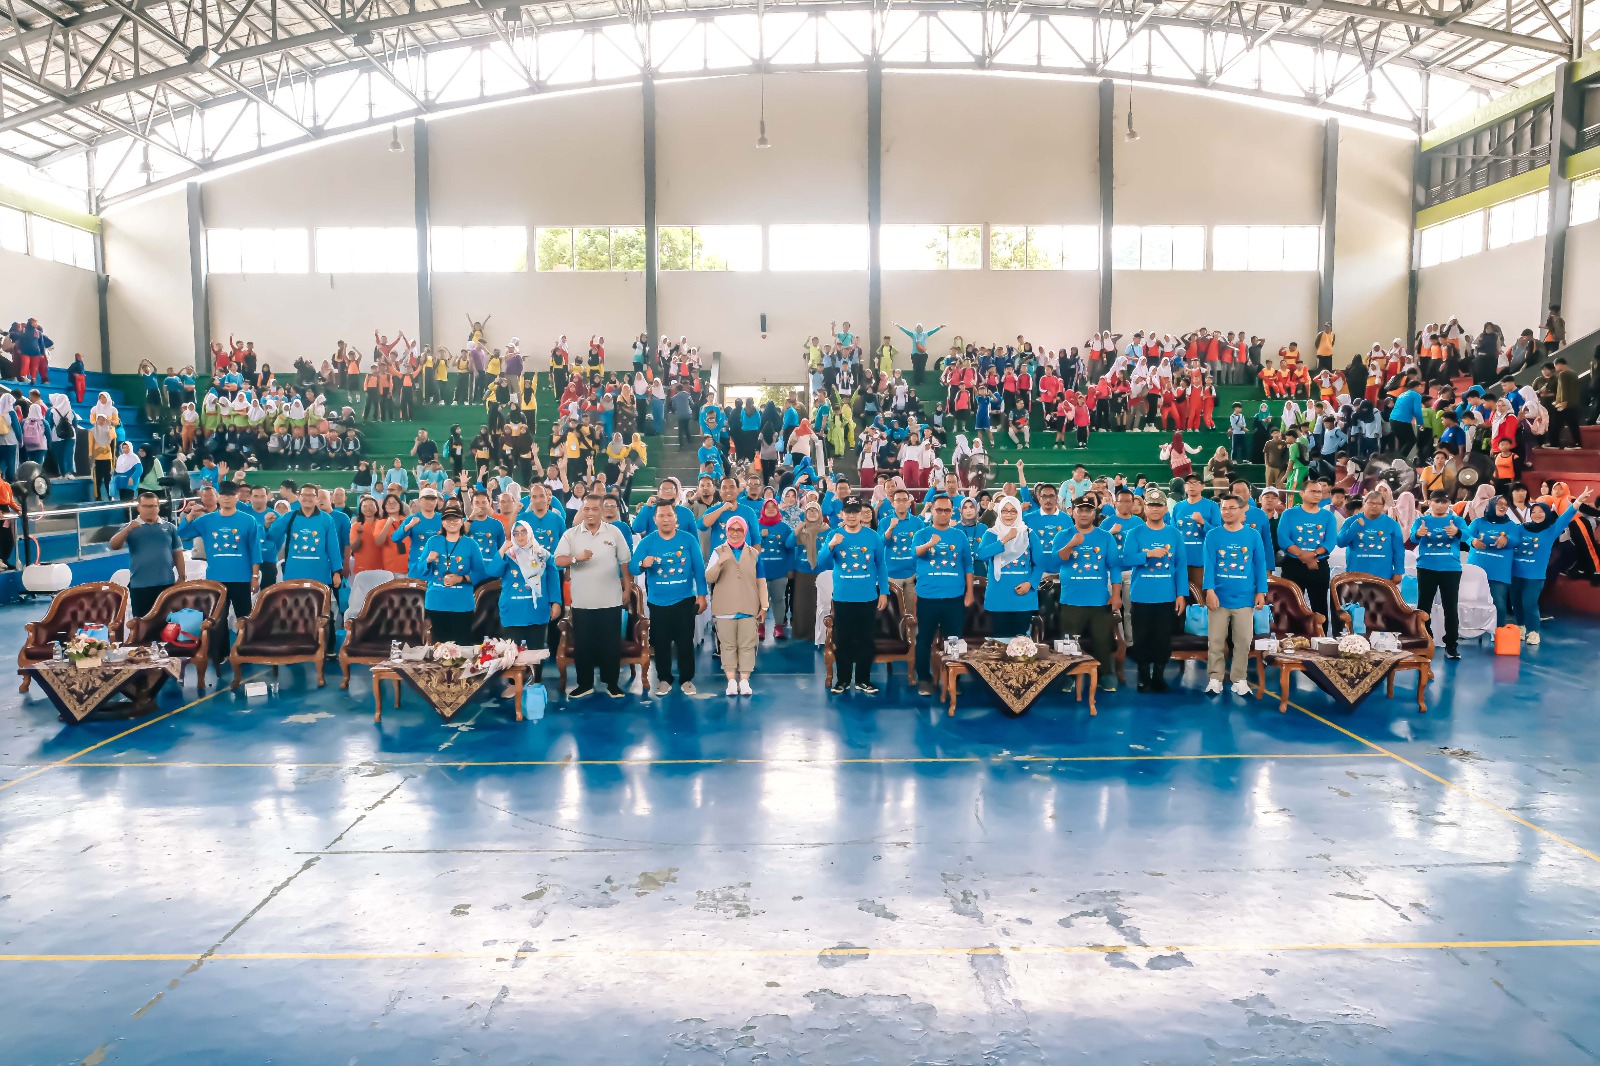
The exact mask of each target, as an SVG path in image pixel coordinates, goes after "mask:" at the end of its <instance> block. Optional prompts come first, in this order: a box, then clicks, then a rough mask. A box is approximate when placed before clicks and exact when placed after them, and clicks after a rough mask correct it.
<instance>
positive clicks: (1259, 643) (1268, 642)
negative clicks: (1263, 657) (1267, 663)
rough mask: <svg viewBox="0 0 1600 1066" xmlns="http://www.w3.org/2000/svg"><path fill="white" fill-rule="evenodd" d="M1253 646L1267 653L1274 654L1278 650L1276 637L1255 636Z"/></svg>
mask: <svg viewBox="0 0 1600 1066" xmlns="http://www.w3.org/2000/svg"><path fill="white" fill-rule="evenodd" d="M1254 647H1255V649H1256V651H1264V652H1266V653H1267V654H1268V655H1275V654H1277V651H1278V638H1277V637H1257V638H1256V642H1255V645H1254Z"/></svg>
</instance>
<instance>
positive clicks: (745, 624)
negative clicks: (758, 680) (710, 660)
mask: <svg viewBox="0 0 1600 1066" xmlns="http://www.w3.org/2000/svg"><path fill="white" fill-rule="evenodd" d="M717 643H718V645H720V646H721V648H722V672H723V673H724V674H726V675H728V676H729V677H749V676H750V675H751V674H752V673H754V672H755V668H756V620H755V619H754V618H718V619H717Z"/></svg>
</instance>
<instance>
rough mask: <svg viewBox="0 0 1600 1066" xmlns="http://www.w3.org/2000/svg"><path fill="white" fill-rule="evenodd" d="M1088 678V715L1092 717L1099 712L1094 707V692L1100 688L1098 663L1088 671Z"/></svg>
mask: <svg viewBox="0 0 1600 1066" xmlns="http://www.w3.org/2000/svg"><path fill="white" fill-rule="evenodd" d="M1081 676H1082V675H1080V677H1081ZM1088 679H1089V717H1091V718H1093V717H1094V716H1095V715H1097V714H1099V713H1100V712H1099V711H1098V710H1096V709H1095V705H1094V694H1095V693H1096V692H1097V691H1098V690H1099V688H1100V666H1099V664H1096V665H1095V668H1094V669H1093V670H1091V671H1089V674H1088Z"/></svg>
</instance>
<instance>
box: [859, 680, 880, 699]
mask: <svg viewBox="0 0 1600 1066" xmlns="http://www.w3.org/2000/svg"><path fill="white" fill-rule="evenodd" d="M856 691H857V692H862V693H865V694H866V695H868V696H876V695H877V694H878V686H877V685H874V684H873V683H872V682H870V681H857V682H856Z"/></svg>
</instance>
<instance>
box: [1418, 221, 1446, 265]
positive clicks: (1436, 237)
mask: <svg viewBox="0 0 1600 1066" xmlns="http://www.w3.org/2000/svg"><path fill="white" fill-rule="evenodd" d="M1443 237H1444V234H1443V233H1442V232H1441V231H1440V228H1439V227H1438V226H1429V227H1428V228H1427V229H1425V230H1423V231H1422V265H1423V266H1425V267H1431V266H1438V265H1439V263H1441V262H1443V253H1442V246H1441V241H1442V239H1443Z"/></svg>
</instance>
